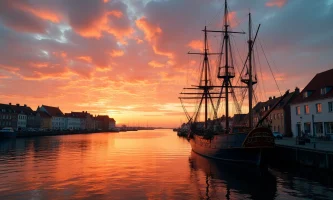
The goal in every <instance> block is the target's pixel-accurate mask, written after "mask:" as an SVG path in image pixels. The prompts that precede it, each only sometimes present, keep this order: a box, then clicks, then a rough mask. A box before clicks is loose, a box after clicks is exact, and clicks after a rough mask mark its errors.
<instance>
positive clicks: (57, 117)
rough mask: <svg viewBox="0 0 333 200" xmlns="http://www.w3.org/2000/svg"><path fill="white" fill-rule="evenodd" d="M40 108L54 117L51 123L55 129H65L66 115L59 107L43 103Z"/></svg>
mask: <svg viewBox="0 0 333 200" xmlns="http://www.w3.org/2000/svg"><path fill="white" fill-rule="evenodd" d="M39 109H40V110H41V111H44V112H46V113H47V114H49V115H50V116H51V117H52V119H51V121H52V122H51V123H52V129H53V130H64V129H65V117H64V114H63V113H62V112H61V110H60V109H59V107H52V106H45V105H42V106H41V107H40V108H39Z"/></svg>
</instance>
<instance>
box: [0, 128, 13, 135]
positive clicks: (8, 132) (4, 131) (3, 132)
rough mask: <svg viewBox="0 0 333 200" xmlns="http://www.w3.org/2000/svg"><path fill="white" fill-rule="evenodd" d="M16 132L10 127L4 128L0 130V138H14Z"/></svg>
mask: <svg viewBox="0 0 333 200" xmlns="http://www.w3.org/2000/svg"><path fill="white" fill-rule="evenodd" d="M15 137H16V132H15V131H14V129H13V128H11V127H5V128H3V129H1V130H0V138H15Z"/></svg>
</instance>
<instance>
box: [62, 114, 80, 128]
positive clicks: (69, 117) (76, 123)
mask: <svg viewBox="0 0 333 200" xmlns="http://www.w3.org/2000/svg"><path fill="white" fill-rule="evenodd" d="M65 129H67V130H80V129H81V119H80V118H79V117H78V116H76V115H75V114H72V113H66V114H65Z"/></svg>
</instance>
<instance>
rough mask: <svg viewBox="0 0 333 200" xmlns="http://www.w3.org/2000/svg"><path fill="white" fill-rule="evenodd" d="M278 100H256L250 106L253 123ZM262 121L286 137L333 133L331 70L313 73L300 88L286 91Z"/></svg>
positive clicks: (332, 74)
mask: <svg viewBox="0 0 333 200" xmlns="http://www.w3.org/2000/svg"><path fill="white" fill-rule="evenodd" d="M280 99H281V97H278V98H275V97H270V98H269V99H268V100H267V101H266V102H259V103H258V104H257V105H256V106H255V107H254V108H253V109H254V115H253V117H254V123H255V124H256V123H258V121H259V120H260V119H261V118H262V117H263V116H264V115H265V114H266V113H267V111H268V110H269V109H270V108H272V107H273V106H274V105H275V104H276V103H277V102H279V100H280ZM265 123H267V124H269V126H270V127H271V129H272V131H278V132H280V133H282V134H284V135H286V136H293V137H296V136H301V135H302V134H307V135H310V136H316V137H320V136H322V137H323V136H329V137H331V136H333V69H331V70H328V71H324V72H321V73H318V74H316V75H315V76H314V78H313V79H312V80H311V81H310V82H309V83H308V84H307V85H306V87H305V88H304V89H303V90H302V91H300V90H299V88H296V89H295V90H294V91H293V92H291V93H289V94H288V96H286V97H285V98H284V100H283V101H281V102H280V103H279V104H278V105H277V106H276V108H275V109H274V110H273V111H272V112H271V114H270V115H269V116H268V118H267V120H266V122H265Z"/></svg>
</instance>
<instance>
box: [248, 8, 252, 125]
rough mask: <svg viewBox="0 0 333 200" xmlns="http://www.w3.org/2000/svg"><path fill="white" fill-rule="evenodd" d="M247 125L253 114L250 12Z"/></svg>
mask: <svg viewBox="0 0 333 200" xmlns="http://www.w3.org/2000/svg"><path fill="white" fill-rule="evenodd" d="M248 44H249V85H248V86H249V127H250V128H252V127H253V114H252V96H253V94H252V93H253V81H252V44H253V41H252V21H251V13H249V41H248Z"/></svg>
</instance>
